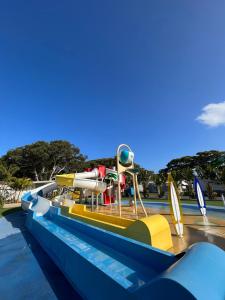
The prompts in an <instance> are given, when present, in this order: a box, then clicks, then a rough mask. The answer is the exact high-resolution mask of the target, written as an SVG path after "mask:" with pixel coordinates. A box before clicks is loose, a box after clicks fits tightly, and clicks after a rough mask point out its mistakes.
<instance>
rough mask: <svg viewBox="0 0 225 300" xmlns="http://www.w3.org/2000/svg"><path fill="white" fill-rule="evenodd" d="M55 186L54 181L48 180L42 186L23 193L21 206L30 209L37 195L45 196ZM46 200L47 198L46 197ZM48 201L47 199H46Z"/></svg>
mask: <svg viewBox="0 0 225 300" xmlns="http://www.w3.org/2000/svg"><path fill="white" fill-rule="evenodd" d="M56 188H57V184H56V182H49V183H47V184H45V185H43V186H40V187H38V188H36V189H33V190H31V191H28V192H26V193H24V195H23V196H22V198H21V207H22V209H24V210H28V209H32V207H34V206H35V203H36V202H37V200H38V197H45V196H46V195H47V194H48V193H50V192H52V191H53V190H55V189H56ZM46 200H47V199H46ZM47 201H48V202H49V200H47Z"/></svg>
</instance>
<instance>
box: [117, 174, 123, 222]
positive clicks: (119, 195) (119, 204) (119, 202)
mask: <svg viewBox="0 0 225 300" xmlns="http://www.w3.org/2000/svg"><path fill="white" fill-rule="evenodd" d="M117 193H118V199H117V202H118V209H119V216H120V217H121V215H122V213H121V188H120V174H119V172H118V187H117Z"/></svg>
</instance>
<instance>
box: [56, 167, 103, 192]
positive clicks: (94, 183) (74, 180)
mask: <svg viewBox="0 0 225 300" xmlns="http://www.w3.org/2000/svg"><path fill="white" fill-rule="evenodd" d="M98 176H99V171H98V169H93V170H92V171H90V172H82V173H75V174H65V175H57V176H56V182H58V183H59V185H68V183H67V182H68V181H69V182H70V183H69V185H70V186H73V187H78V188H82V189H88V190H90V191H92V192H97V193H103V192H104V191H105V190H106V183H105V182H103V181H98V180H97V178H98ZM90 178H96V180H94V179H90ZM64 182H65V184H63V183H64Z"/></svg>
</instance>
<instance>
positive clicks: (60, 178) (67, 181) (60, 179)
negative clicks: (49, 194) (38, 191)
mask: <svg viewBox="0 0 225 300" xmlns="http://www.w3.org/2000/svg"><path fill="white" fill-rule="evenodd" d="M55 181H56V183H57V184H58V185H61V186H73V181H74V174H63V175H56V178H55Z"/></svg>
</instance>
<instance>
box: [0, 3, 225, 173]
mask: <svg viewBox="0 0 225 300" xmlns="http://www.w3.org/2000/svg"><path fill="white" fill-rule="evenodd" d="M224 100H225V2H224V1H220V0H218V1H216V2H214V1H211V0H200V1H190V0H187V1H180V0H171V1H167V0H164V1H162V0H158V1H150V0H146V1H143V0H139V1H136V0H135V1H133V0H107V1H106V0H93V1H91V0H86V1H85V0H84V1H75V0H65V1H59V0H54V1H53V0H52V1H49V0H44V1H43V0H39V1H28V0H26V1H25V0H20V1H18V0H8V1H0V104H1V106H0V109H1V115H0V154H4V153H5V152H6V151H7V150H8V149H9V148H13V147H17V146H21V145H24V144H28V143H32V142H35V141H37V140H46V141H49V140H54V139H66V140H69V141H71V142H72V143H74V144H75V145H77V146H79V147H80V149H81V151H82V152H83V153H84V154H87V155H88V157H89V158H90V159H94V158H101V157H109V156H112V155H114V154H115V150H116V147H117V145H118V144H120V143H128V144H129V145H130V146H131V147H132V148H133V150H134V152H135V155H136V161H137V162H138V163H140V164H142V165H143V166H144V167H146V168H150V169H154V170H158V169H160V168H162V167H164V166H165V165H166V163H167V162H168V161H169V160H171V159H173V158H176V157H180V156H183V155H192V154H195V153H196V152H198V151H202V150H209V149H218V150H224V148H225V138H224V137H225V126H224V123H225V103H224ZM213 103H214V104H213ZM199 116H200V117H199ZM197 117H199V119H198V120H197Z"/></svg>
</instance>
